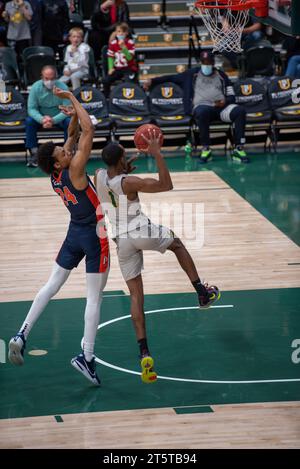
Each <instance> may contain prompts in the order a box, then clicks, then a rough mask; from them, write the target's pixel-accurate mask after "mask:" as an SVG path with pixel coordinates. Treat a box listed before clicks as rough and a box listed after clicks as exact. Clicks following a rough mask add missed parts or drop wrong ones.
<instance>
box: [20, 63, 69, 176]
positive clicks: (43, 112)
mask: <svg viewBox="0 0 300 469" xmlns="http://www.w3.org/2000/svg"><path fill="white" fill-rule="evenodd" d="M54 86H56V87H57V88H61V89H63V90H68V87H67V85H66V84H65V83H62V82H60V81H59V80H57V78H56V69H55V67H53V66H51V65H45V67H43V68H42V77H41V80H38V81H36V82H35V83H34V84H33V85H32V87H31V90H30V92H29V97H28V117H27V118H26V121H25V126H26V148H27V149H28V150H29V154H30V156H29V159H28V162H27V166H29V167H36V166H37V149H38V140H37V132H38V130H40V129H52V128H53V127H60V128H61V129H62V130H63V131H64V139H65V140H66V139H67V136H68V126H69V122H70V118H69V117H67V116H66V115H65V114H64V113H63V112H61V111H60V108H59V106H61V105H64V106H68V105H70V102H69V100H61V99H60V98H58V97H57V96H55V95H54V94H53V88H54Z"/></svg>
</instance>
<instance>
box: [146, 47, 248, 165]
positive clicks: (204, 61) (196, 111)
mask: <svg viewBox="0 0 300 469" xmlns="http://www.w3.org/2000/svg"><path fill="white" fill-rule="evenodd" d="M200 60H201V67H200V68H199V67H196V68H192V69H190V70H186V71H185V72H183V73H179V74H177V75H168V76H162V77H158V78H154V79H153V80H149V81H148V82H146V83H145V85H144V86H145V88H146V89H147V88H148V87H149V86H150V85H156V84H158V83H164V82H167V81H171V82H174V83H177V84H178V85H180V86H181V87H182V88H183V93H184V108H185V112H186V114H193V116H194V119H195V120H196V122H197V124H198V127H199V132H200V139H201V144H202V145H203V148H202V151H201V155H200V163H207V162H208V161H210V160H211V159H212V153H211V150H210V147H209V145H210V139H209V124H210V122H211V121H213V120H219V119H220V120H222V121H223V122H233V123H234V137H235V148H234V150H233V152H232V154H231V157H232V159H233V160H234V161H237V162H240V163H248V162H249V159H248V157H247V155H246V152H245V151H244V147H243V145H244V143H245V137H244V131H245V121H246V112H245V109H244V108H243V107H242V106H238V105H236V104H234V102H235V97H234V91H233V87H232V85H231V82H230V80H229V78H228V76H227V75H226V74H225V73H224V72H222V71H220V70H217V69H216V68H214V56H213V54H212V53H211V52H208V51H203V52H201V54H200Z"/></svg>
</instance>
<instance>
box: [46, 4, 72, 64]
mask: <svg viewBox="0 0 300 469" xmlns="http://www.w3.org/2000/svg"><path fill="white" fill-rule="evenodd" d="M42 31H43V45H44V46H49V47H52V49H53V50H54V51H55V52H56V53H59V54H60V56H61V52H62V49H60V47H59V46H61V45H63V44H64V42H66V41H67V39H68V31H69V9H68V5H67V3H66V1H65V0H42ZM61 58H62V56H61Z"/></svg>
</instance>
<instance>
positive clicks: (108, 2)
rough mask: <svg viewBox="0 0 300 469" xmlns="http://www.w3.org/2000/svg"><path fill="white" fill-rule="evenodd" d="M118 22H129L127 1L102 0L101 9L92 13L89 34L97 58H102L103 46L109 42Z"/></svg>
mask: <svg viewBox="0 0 300 469" xmlns="http://www.w3.org/2000/svg"><path fill="white" fill-rule="evenodd" d="M117 23H127V24H128V23H129V8H128V5H127V3H126V2H125V1H124V0H104V1H103V0H102V2H101V5H100V7H99V10H98V11H96V12H95V13H94V14H93V15H92V18H91V25H92V30H91V32H90V34H89V44H90V46H91V47H92V49H93V50H94V55H95V58H96V60H100V59H101V51H102V47H103V46H106V45H107V44H108V42H109V36H110V34H111V33H112V32H113V30H114V29H115V25H116V24H117Z"/></svg>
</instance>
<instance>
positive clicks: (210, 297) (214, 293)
mask: <svg viewBox="0 0 300 469" xmlns="http://www.w3.org/2000/svg"><path fill="white" fill-rule="evenodd" d="M204 287H205V288H206V295H198V299H199V306H200V309H207V308H209V307H210V306H211V305H212V304H213V303H214V302H215V301H217V300H219V299H220V297H221V293H220V292H219V289H218V287H215V286H214V285H212V286H208V284H207V283H205V284H204Z"/></svg>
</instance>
